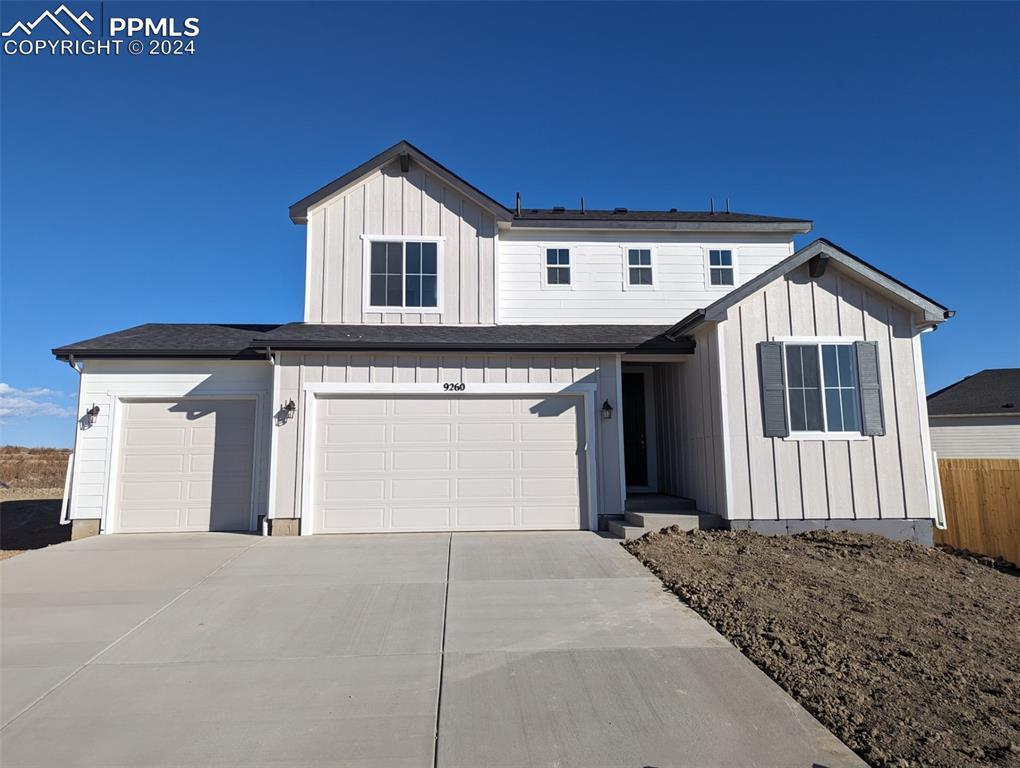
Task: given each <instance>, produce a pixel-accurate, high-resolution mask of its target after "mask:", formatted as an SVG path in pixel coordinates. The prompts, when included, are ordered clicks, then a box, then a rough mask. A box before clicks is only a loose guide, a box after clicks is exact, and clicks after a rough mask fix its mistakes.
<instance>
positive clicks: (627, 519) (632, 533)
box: [607, 511, 723, 541]
mask: <svg viewBox="0 0 1020 768" xmlns="http://www.w3.org/2000/svg"><path fill="white" fill-rule="evenodd" d="M673 525H676V526H678V527H679V528H680V530H682V531H694V530H714V529H717V528H722V527H723V521H722V518H720V517H719V516H718V515H709V514H706V513H704V512H697V511H695V512H693V513H691V514H671V513H663V512H627V513H626V514H625V515H624V516H623V518H622V519H615V520H609V521H608V523H607V527H608V529H609V532H610V533H611V534H613V535H614V536H616V537H617V538H621V539H624V540H626V541H630V540H631V539H637V538H640V537H642V536H644V535H645V534H646V533H650V532H652V531H661V530H662V529H663V528H669V527H670V526H673Z"/></svg>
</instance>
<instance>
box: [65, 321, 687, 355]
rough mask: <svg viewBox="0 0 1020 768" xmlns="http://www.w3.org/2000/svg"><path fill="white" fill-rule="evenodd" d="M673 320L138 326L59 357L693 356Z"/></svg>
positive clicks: (73, 346) (74, 346)
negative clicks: (274, 353)
mask: <svg viewBox="0 0 1020 768" xmlns="http://www.w3.org/2000/svg"><path fill="white" fill-rule="evenodd" d="M668 328H669V326H666V325H492V326H469V325H320V324H316V323H288V324H286V325H229V324H219V325H213V324H207V325H199V324H194V325H193V324H154V323H150V324H147V325H139V326H137V327H135V328H129V329H127V330H124V331H118V332H116V333H110V334H107V335H105V336H99V337H97V338H94V339H88V340H87V341H80V342H78V343H76V344H68V345H66V346H63V347H58V348H57V349H54V350H53V354H54V355H55V356H56V357H57V358H58V359H60V360H70V359H71V357H72V356H73V357H74V358H77V359H85V358H157V357H218V358H229V359H251V358H257V357H262V356H264V355H265V354H266V352H267V351H269V350H282V349H290V350H309V351H353V350H394V351H397V350H400V351H417V352H436V351H477V352H488V351H502V352H553V351H560V352H640V353H646V354H690V353H692V352H693V351H694V344H693V342H691V341H690V340H689V339H687V338H678V339H676V340H669V339H666V338H665V337H664V336H663V335H662V334H663V332H664V331H666V330H667V329H668Z"/></svg>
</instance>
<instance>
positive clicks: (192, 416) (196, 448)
mask: <svg viewBox="0 0 1020 768" xmlns="http://www.w3.org/2000/svg"><path fill="white" fill-rule="evenodd" d="M122 406H123V408H122V414H123V416H122V418H123V422H122V423H123V428H122V429H121V443H120V458H119V462H118V472H117V496H116V505H117V508H116V509H117V511H116V519H115V524H114V530H117V531H123V532H129V531H247V530H249V529H250V527H251V485H252V456H253V452H254V446H255V403H254V401H253V400H219V399H213V400H198V399H191V398H185V399H183V400H176V401H158V402H157V401H151V400H148V401H136V402H124V403H123V404H122Z"/></svg>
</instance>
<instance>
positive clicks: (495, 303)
mask: <svg viewBox="0 0 1020 768" xmlns="http://www.w3.org/2000/svg"><path fill="white" fill-rule="evenodd" d="M492 324H493V325H499V227H496V229H495V231H494V232H493V233H492Z"/></svg>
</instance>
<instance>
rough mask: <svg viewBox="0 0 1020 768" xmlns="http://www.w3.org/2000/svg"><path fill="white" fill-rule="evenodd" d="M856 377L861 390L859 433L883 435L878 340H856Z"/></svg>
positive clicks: (883, 419)
mask: <svg viewBox="0 0 1020 768" xmlns="http://www.w3.org/2000/svg"><path fill="white" fill-rule="evenodd" d="M854 351H855V352H856V353H857V379H858V383H859V384H860V391H861V434H862V435H884V434H885V413H884V412H883V410H882V378H881V376H880V375H879V371H878V342H877V341H856V342H854Z"/></svg>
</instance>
